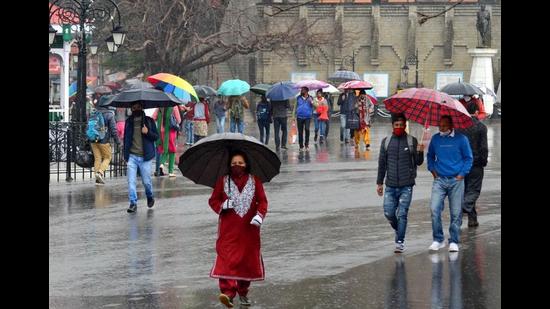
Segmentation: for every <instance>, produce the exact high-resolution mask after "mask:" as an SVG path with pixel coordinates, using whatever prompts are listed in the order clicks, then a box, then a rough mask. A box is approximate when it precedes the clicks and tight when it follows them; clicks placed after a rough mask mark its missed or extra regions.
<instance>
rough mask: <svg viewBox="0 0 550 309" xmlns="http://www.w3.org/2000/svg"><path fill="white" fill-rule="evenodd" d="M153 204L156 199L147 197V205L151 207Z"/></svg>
mask: <svg viewBox="0 0 550 309" xmlns="http://www.w3.org/2000/svg"><path fill="white" fill-rule="evenodd" d="M153 205H155V199H154V198H152V197H151V198H149V197H148V198H147V207H149V208H151V207H153Z"/></svg>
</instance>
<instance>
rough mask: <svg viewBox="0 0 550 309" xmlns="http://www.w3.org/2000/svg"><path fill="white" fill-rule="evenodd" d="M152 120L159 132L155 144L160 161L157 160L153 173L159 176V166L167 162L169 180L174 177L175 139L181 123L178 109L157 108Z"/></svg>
mask: <svg viewBox="0 0 550 309" xmlns="http://www.w3.org/2000/svg"><path fill="white" fill-rule="evenodd" d="M152 118H153V119H154V120H155V121H156V122H157V128H158V130H159V131H160V139H159V140H158V141H157V142H156V145H157V152H158V153H159V154H160V160H157V163H156V169H155V171H156V173H157V174H158V175H160V165H161V164H164V163H165V162H166V161H167V160H168V176H169V177H171V178H173V177H176V174H175V173H174V163H175V162H176V151H177V145H176V139H177V137H178V132H179V124H180V123H181V118H180V112H179V108H177V107H162V108H157V109H156V110H155V112H154V113H153V117H152Z"/></svg>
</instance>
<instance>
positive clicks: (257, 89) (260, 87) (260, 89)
mask: <svg viewBox="0 0 550 309" xmlns="http://www.w3.org/2000/svg"><path fill="white" fill-rule="evenodd" d="M269 88H271V85H270V84H256V85H254V86H253V87H251V88H250V91H252V92H254V93H255V94H260V95H265V93H266V92H267V90H269Z"/></svg>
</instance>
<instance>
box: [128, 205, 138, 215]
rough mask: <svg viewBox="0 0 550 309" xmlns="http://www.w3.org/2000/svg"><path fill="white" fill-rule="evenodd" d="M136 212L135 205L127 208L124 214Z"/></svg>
mask: <svg viewBox="0 0 550 309" xmlns="http://www.w3.org/2000/svg"><path fill="white" fill-rule="evenodd" d="M136 210H137V205H136V204H130V207H128V210H126V212H128V213H133V212H136Z"/></svg>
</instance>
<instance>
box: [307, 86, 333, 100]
mask: <svg viewBox="0 0 550 309" xmlns="http://www.w3.org/2000/svg"><path fill="white" fill-rule="evenodd" d="M322 91H323V92H326V93H330V94H338V93H341V91H340V90H338V88H336V87H334V86H333V85H331V84H329V85H328V87H325V88H323V89H322ZM316 92H317V90H310V91H309V92H308V93H309V95H310V96H312V97H314V96H316V95H317V94H316Z"/></svg>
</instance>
